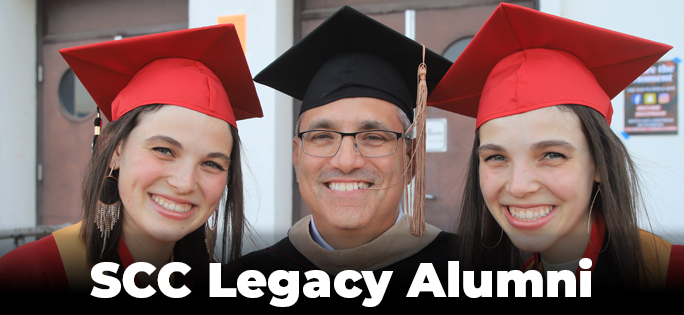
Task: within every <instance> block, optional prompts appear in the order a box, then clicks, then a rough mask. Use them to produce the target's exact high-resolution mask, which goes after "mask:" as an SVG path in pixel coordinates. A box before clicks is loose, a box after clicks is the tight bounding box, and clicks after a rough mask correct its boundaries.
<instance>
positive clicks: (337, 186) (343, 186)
mask: <svg viewBox="0 0 684 315" xmlns="http://www.w3.org/2000/svg"><path fill="white" fill-rule="evenodd" d="M327 186H328V188H330V190H337V191H352V190H357V189H367V188H368V187H370V186H371V185H370V184H368V183H364V182H358V183H335V182H333V183H328V184H327Z"/></svg>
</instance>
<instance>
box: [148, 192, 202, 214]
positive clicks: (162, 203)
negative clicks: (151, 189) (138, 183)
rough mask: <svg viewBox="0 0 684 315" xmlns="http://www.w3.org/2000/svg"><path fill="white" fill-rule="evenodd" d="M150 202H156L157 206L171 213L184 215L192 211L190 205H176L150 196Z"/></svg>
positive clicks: (155, 196)
mask: <svg viewBox="0 0 684 315" xmlns="http://www.w3.org/2000/svg"><path fill="white" fill-rule="evenodd" d="M151 196H152V200H154V202H156V203H157V204H158V205H160V206H161V207H163V208H164V209H166V210H169V211H173V212H178V213H185V212H188V211H190V209H192V204H178V203H175V202H173V201H170V200H168V199H165V198H162V197H159V196H157V195H151Z"/></svg>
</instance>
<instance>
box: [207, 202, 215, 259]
mask: <svg viewBox="0 0 684 315" xmlns="http://www.w3.org/2000/svg"><path fill="white" fill-rule="evenodd" d="M212 216H213V217H214V227H213V228H212V227H209V221H210V220H211V217H210V218H209V220H207V223H206V224H205V225H204V243H205V244H206V245H207V252H208V253H209V262H211V261H212V260H213V259H214V247H215V246H216V226H217V225H218V208H217V209H216V210H215V211H214V214H213V215H212Z"/></svg>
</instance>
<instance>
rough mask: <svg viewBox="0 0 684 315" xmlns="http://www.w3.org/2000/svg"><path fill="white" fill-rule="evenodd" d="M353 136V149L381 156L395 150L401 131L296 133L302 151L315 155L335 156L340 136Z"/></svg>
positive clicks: (366, 155) (339, 143)
mask: <svg viewBox="0 0 684 315" xmlns="http://www.w3.org/2000/svg"><path fill="white" fill-rule="evenodd" d="M346 136H351V137H354V151H356V152H359V153H361V155H363V156H365V157H383V156H388V155H392V154H394V152H396V151H397V142H399V138H404V137H405V136H404V134H403V133H401V132H395V131H388V130H366V131H359V132H349V133H347V132H339V131H332V130H309V131H304V132H300V133H297V137H299V139H301V140H302V148H303V149H304V153H306V154H308V155H311V156H316V157H331V156H335V154H337V152H338V151H339V150H340V146H341V145H342V138H344V137H346Z"/></svg>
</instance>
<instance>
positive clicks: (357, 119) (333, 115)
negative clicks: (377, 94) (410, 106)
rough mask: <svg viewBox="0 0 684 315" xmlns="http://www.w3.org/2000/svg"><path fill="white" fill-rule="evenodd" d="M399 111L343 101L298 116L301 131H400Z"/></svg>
mask: <svg viewBox="0 0 684 315" xmlns="http://www.w3.org/2000/svg"><path fill="white" fill-rule="evenodd" d="M398 112H399V109H398V108H397V107H396V106H395V105H394V104H392V103H390V102H387V101H384V100H380V99H376V98H369V97H355V98H345V99H341V100H337V101H334V102H332V103H329V104H326V105H323V106H320V107H316V108H312V109H310V110H307V111H305V112H304V113H303V114H302V120H301V121H302V122H301V130H302V131H305V130H313V129H330V130H337V131H347V132H349V131H357V130H394V131H403V130H401V129H402V126H401V121H400V119H399V115H398Z"/></svg>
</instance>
